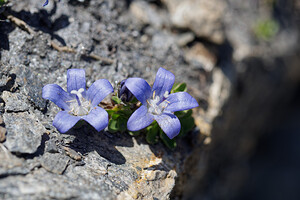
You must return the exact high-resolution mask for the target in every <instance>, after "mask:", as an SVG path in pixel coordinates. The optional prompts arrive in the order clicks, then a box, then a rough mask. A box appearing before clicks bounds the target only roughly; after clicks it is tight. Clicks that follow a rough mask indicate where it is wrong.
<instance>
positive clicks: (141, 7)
mask: <svg viewBox="0 0 300 200" xmlns="http://www.w3.org/2000/svg"><path fill="white" fill-rule="evenodd" d="M130 12H131V14H132V15H133V16H134V17H135V19H137V20H138V21H139V22H140V23H142V24H151V25H152V26H154V27H156V28H161V27H162V26H163V25H166V24H168V21H167V17H166V13H163V12H159V11H158V8H157V7H156V6H154V5H150V4H149V3H147V2H145V1H133V2H132V3H131V4H130Z"/></svg>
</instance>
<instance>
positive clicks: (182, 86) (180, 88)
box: [171, 83, 187, 93]
mask: <svg viewBox="0 0 300 200" xmlns="http://www.w3.org/2000/svg"><path fill="white" fill-rule="evenodd" d="M186 90H187V88H186V83H175V84H174V85H173V87H172V90H171V93H175V92H186Z"/></svg>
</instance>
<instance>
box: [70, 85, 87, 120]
mask: <svg viewBox="0 0 300 200" xmlns="http://www.w3.org/2000/svg"><path fill="white" fill-rule="evenodd" d="M82 92H84V89H83V88H80V89H79V90H78V91H77V90H72V91H71V94H75V95H76V99H74V100H71V101H70V108H71V110H70V111H69V113H70V114H72V115H75V116H83V115H87V114H89V112H90V110H91V102H90V101H88V100H86V99H85V98H83V96H82V94H81V93H82Z"/></svg>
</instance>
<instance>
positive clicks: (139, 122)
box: [127, 105, 154, 131]
mask: <svg viewBox="0 0 300 200" xmlns="http://www.w3.org/2000/svg"><path fill="white" fill-rule="evenodd" d="M153 120H154V117H153V115H151V114H149V113H148V111H147V107H146V106H144V105H142V106H141V107H139V108H138V109H137V110H136V111H135V112H134V113H133V114H132V115H131V116H130V118H129V119H128V121H127V129H128V130H130V131H138V130H141V129H143V128H145V127H147V126H149V125H150V124H151V123H152V122H153Z"/></svg>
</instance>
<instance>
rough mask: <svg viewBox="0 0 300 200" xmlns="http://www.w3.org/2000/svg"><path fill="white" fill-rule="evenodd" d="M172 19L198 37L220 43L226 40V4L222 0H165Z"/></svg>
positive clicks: (177, 25) (179, 26) (175, 23)
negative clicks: (223, 25)
mask: <svg viewBox="0 0 300 200" xmlns="http://www.w3.org/2000/svg"><path fill="white" fill-rule="evenodd" d="M163 2H164V3H165V5H166V6H167V7H168V9H169V11H170V17H171V21H172V23H173V25H174V26H176V27H178V28H189V29H190V30H192V31H193V32H194V33H195V34H196V35H197V36H198V37H204V38H208V39H209V40H211V41H212V42H215V43H217V44H220V43H222V42H223V41H224V38H225V36H224V32H223V29H222V17H223V16H224V12H225V8H226V4H225V2H224V1H222V0H211V1H206V0H185V1H182V0H163Z"/></svg>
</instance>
